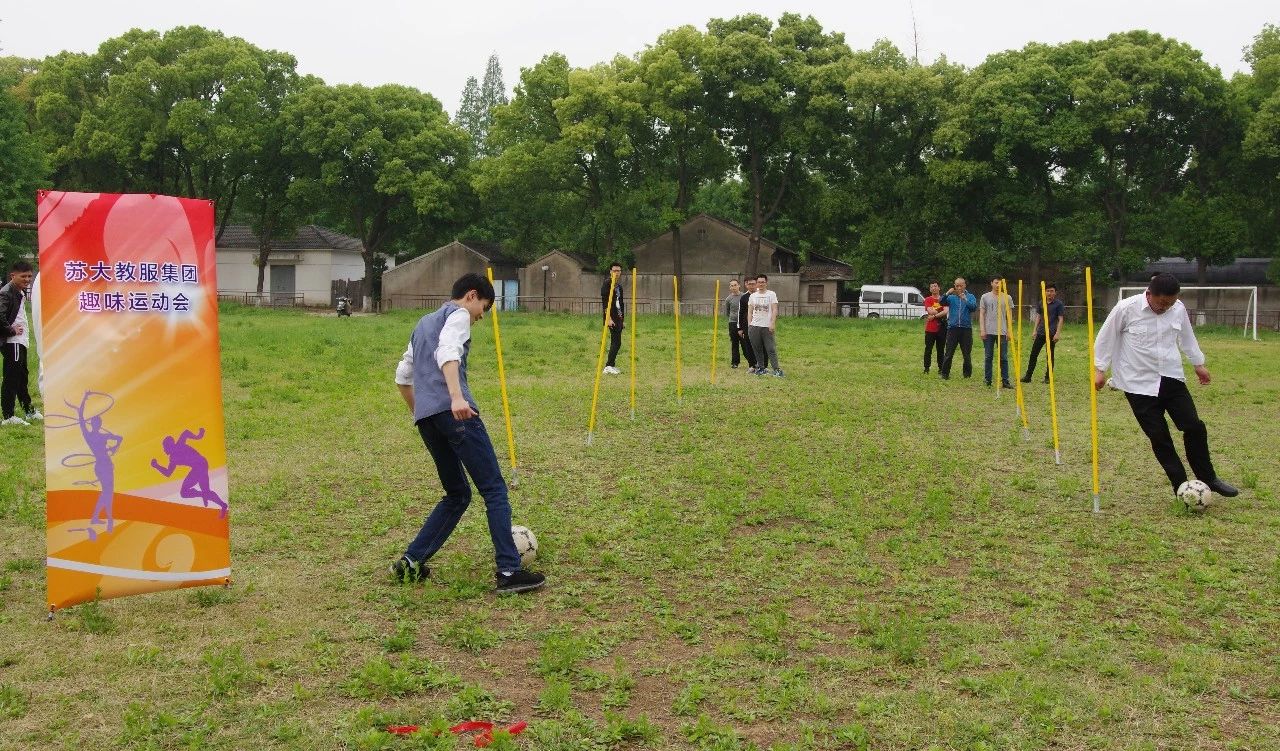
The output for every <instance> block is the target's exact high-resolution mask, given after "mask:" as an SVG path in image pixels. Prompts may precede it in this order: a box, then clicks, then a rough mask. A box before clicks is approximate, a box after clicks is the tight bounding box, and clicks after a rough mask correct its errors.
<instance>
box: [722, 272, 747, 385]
mask: <svg viewBox="0 0 1280 751" xmlns="http://www.w3.org/2000/svg"><path fill="white" fill-rule="evenodd" d="M741 305H742V289H741V288H740V287H739V286H738V280H737V279H731V280H729V295H728V296H727V297H725V298H724V319H725V322H726V323H727V324H728V326H727V328H728V329H729V365H730V366H731V367H734V368H736V367H738V366H739V365H741V364H742V355H741V353H740V350H741V349H742V343H743V341H745V340H746V337H744V336H742V335H741V334H739V333H738V314H739V312H740V311H739V310H738V308H739V306H741Z"/></svg>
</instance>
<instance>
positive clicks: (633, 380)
mask: <svg viewBox="0 0 1280 751" xmlns="http://www.w3.org/2000/svg"><path fill="white" fill-rule="evenodd" d="M637 313H639V310H638V309H637V308H636V268H635V266H632V267H631V419H632V420H634V419H636V314H637Z"/></svg>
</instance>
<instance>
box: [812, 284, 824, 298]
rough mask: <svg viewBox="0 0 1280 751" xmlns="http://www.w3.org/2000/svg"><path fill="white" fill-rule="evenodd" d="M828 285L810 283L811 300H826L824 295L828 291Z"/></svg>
mask: <svg viewBox="0 0 1280 751" xmlns="http://www.w3.org/2000/svg"><path fill="white" fill-rule="evenodd" d="M826 289H827V285H825V284H810V285H809V302H826V300H825V299H823V295H824V294H825V293H826Z"/></svg>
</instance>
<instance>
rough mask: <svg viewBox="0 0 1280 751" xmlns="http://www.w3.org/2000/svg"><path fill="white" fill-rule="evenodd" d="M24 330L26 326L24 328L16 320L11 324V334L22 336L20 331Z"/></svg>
mask: <svg viewBox="0 0 1280 751" xmlns="http://www.w3.org/2000/svg"><path fill="white" fill-rule="evenodd" d="M24 331H26V328H24V327H23V325H22V324H20V323H17V322H14V324H13V335H14V336H22V332H24Z"/></svg>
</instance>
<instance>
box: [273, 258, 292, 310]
mask: <svg viewBox="0 0 1280 751" xmlns="http://www.w3.org/2000/svg"><path fill="white" fill-rule="evenodd" d="M296 272H297V267H296V266H276V265H272V266H271V304H273V305H289V304H292V303H293V295H294V290H295V289H296V279H297V273H296Z"/></svg>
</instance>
